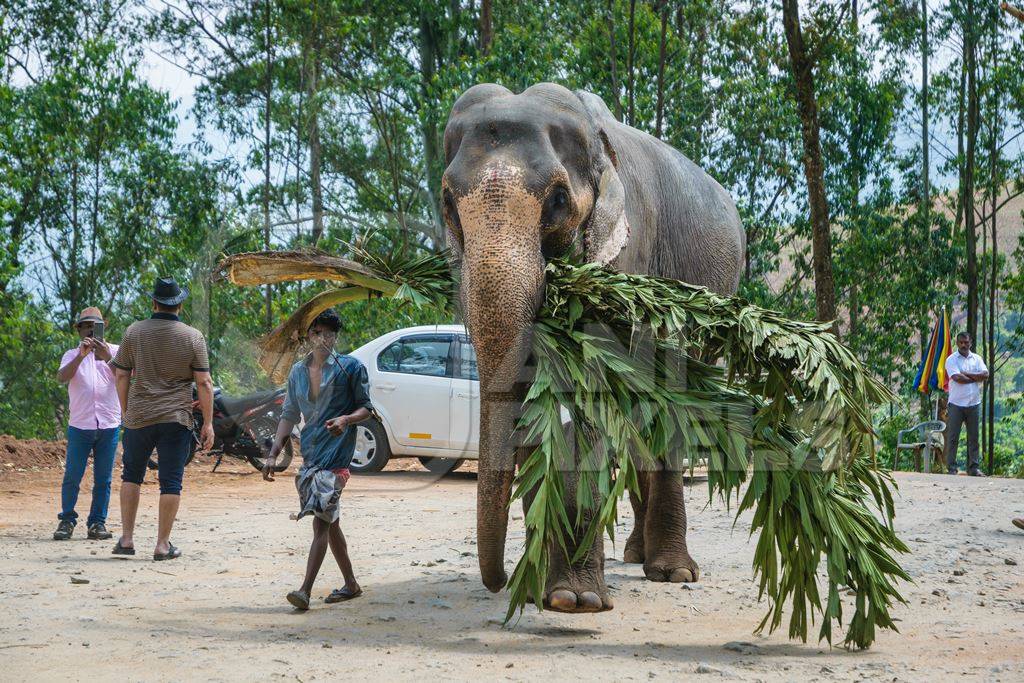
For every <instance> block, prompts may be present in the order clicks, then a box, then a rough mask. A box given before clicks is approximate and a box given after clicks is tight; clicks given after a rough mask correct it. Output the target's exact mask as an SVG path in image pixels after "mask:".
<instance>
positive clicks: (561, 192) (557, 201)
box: [540, 185, 569, 228]
mask: <svg viewBox="0 0 1024 683" xmlns="http://www.w3.org/2000/svg"><path fill="white" fill-rule="evenodd" d="M568 214H569V192H568V190H566V189H565V188H564V187H562V186H561V185H559V186H558V187H556V188H554V189H553V190H552V191H551V192H550V193H549V194H548V198H547V199H546V200H545V201H544V210H543V211H542V212H541V219H540V220H541V224H542V225H543V226H544V227H545V228H551V227H554V226H556V225H558V224H559V223H561V222H562V221H563V220H565V218H566V216H567V215H568Z"/></svg>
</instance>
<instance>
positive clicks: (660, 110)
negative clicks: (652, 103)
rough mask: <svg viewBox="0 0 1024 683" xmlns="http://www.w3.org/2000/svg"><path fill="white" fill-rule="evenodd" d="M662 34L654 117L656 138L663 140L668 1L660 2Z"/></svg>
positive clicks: (661, 0) (662, 0)
mask: <svg viewBox="0 0 1024 683" xmlns="http://www.w3.org/2000/svg"><path fill="white" fill-rule="evenodd" d="M660 5H661V7H660V8H659V9H660V11H661V33H660V36H659V38H658V105H657V107H656V113H655V117H654V137H656V138H658V139H659V140H660V139H661V135H662V133H663V132H664V131H663V130H662V124H663V123H664V121H665V47H666V43H667V42H668V41H667V36H668V0H660Z"/></svg>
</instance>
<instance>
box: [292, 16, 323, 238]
mask: <svg viewBox="0 0 1024 683" xmlns="http://www.w3.org/2000/svg"><path fill="white" fill-rule="evenodd" d="M310 33H311V36H312V40H311V41H310V45H309V55H308V64H309V69H308V73H307V74H306V102H307V106H308V107H309V184H310V192H311V195H312V202H313V235H312V237H313V246H316V243H317V242H319V241H320V237H321V236H322V235H323V234H324V191H323V184H322V181H321V179H320V169H321V166H322V151H321V147H320V97H319V92H320V35H321V25H320V5H319V1H318V0H314V1H313V26H312V31H311V32H310ZM296 217H298V215H296Z"/></svg>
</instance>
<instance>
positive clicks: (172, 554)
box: [153, 543, 181, 562]
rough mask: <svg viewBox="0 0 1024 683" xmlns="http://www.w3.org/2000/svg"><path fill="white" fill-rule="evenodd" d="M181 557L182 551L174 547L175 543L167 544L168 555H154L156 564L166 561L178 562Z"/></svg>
mask: <svg viewBox="0 0 1024 683" xmlns="http://www.w3.org/2000/svg"><path fill="white" fill-rule="evenodd" d="M179 557H181V551H180V550H178V549H177V548H176V547H174V544H173V543H168V544H167V552H166V553H153V561H154V562H163V561H164V560H176V559H178V558H179Z"/></svg>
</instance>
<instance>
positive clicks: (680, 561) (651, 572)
mask: <svg viewBox="0 0 1024 683" xmlns="http://www.w3.org/2000/svg"><path fill="white" fill-rule="evenodd" d="M640 476H641V478H644V479H646V482H645V484H646V485H642V488H641V490H644V489H646V493H647V495H646V510H645V513H646V514H645V515H644V525H643V534H644V537H643V538H644V548H643V549H644V574H645V575H646V576H647V578H648V579H649V580H651V581H670V582H672V583H681V582H686V583H691V582H695V581H697V579H698V578H699V576H700V571H699V568H698V567H697V563H696V562H694V560H693V558H692V557H690V553H689V551H688V550H687V548H686V501H685V497H684V484H683V472H682V471H671V470H665V469H661V470H658V471H654V472H642V473H641V474H640Z"/></svg>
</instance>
